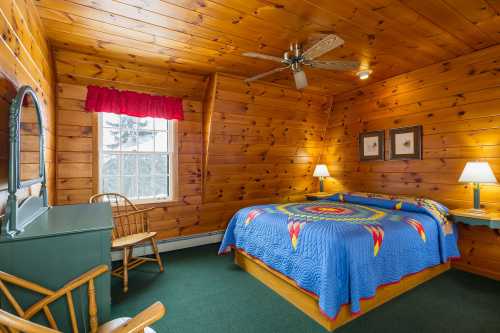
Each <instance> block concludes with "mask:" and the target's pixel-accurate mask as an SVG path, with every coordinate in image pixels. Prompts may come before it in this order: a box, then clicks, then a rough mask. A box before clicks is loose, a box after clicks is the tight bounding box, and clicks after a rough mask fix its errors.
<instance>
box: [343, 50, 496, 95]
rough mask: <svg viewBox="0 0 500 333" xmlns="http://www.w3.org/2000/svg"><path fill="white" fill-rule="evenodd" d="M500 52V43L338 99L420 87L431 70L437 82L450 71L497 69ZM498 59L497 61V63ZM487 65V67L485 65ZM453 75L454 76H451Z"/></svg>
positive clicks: (392, 92)
mask: <svg viewBox="0 0 500 333" xmlns="http://www.w3.org/2000/svg"><path fill="white" fill-rule="evenodd" d="M498 54H500V45H497V46H492V47H490V48H486V49H483V50H480V51H476V52H474V53H473V54H467V55H464V56H461V57H459V58H456V59H454V60H453V66H452V65H451V64H450V62H448V61H443V62H441V63H437V64H434V65H432V66H431V67H426V68H422V69H418V70H415V71H412V72H411V73H410V74H405V75H403V76H398V77H393V78H389V79H387V80H384V81H383V82H380V84H377V85H370V86H367V87H364V88H361V89H358V91H351V92H347V93H344V94H342V96H337V99H336V101H337V102H341V101H347V100H350V101H354V100H365V99H371V98H374V97H382V96H387V95H391V94H394V93H396V92H404V91H408V90H410V89H418V88H419V87H423V86H425V85H428V83H427V81H428V79H429V75H428V72H429V71H431V69H432V72H433V73H435V75H433V77H432V82H436V83H437V84H439V83H441V82H444V81H440V77H443V79H446V78H447V77H448V75H449V74H450V72H458V73H461V74H459V75H467V74H469V73H475V72H478V71H479V70H484V69H485V68H486V69H488V70H493V69H495V66H496V67H498V60H499V59H498V58H499V57H498ZM495 61H497V63H495ZM485 65H486V67H484V66H485ZM451 77H453V76H451ZM401 83H404V84H405V87H404V88H402V87H401Z"/></svg>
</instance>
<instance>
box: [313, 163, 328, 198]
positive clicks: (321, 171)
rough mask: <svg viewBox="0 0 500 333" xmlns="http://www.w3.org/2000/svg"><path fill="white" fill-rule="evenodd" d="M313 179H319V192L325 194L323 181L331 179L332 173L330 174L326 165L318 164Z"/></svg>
mask: <svg viewBox="0 0 500 333" xmlns="http://www.w3.org/2000/svg"><path fill="white" fill-rule="evenodd" d="M313 177H319V191H320V192H323V190H324V187H323V179H324V178H325V177H330V173H329V172H328V168H327V167H326V164H316V167H315V168H314V173H313Z"/></svg>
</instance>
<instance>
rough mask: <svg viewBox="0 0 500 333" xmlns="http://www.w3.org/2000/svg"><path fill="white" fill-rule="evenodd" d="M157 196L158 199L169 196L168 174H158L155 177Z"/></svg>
mask: <svg viewBox="0 0 500 333" xmlns="http://www.w3.org/2000/svg"><path fill="white" fill-rule="evenodd" d="M153 183H154V190H155V197H157V198H158V199H160V198H166V197H168V186H167V185H168V183H167V177H166V176H156V177H154V179H153Z"/></svg>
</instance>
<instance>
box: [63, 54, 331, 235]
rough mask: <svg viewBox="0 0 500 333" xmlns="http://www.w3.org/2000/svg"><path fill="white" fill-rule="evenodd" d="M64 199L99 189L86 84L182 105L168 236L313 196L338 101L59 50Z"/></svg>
mask: <svg viewBox="0 0 500 333" xmlns="http://www.w3.org/2000/svg"><path fill="white" fill-rule="evenodd" d="M54 54H55V59H56V68H57V80H58V84H57V92H58V94H57V111H58V117H57V125H58V126H57V131H58V135H57V139H58V141H57V143H58V145H57V147H58V149H57V162H58V163H57V201H58V203H60V204H70V203H78V202H85V201H86V200H88V197H89V196H90V195H91V194H92V193H94V192H95V191H96V190H97V165H96V161H95V158H96V156H97V155H96V152H95V149H96V147H97V143H96V136H97V128H96V122H95V120H93V118H96V116H95V115H94V114H89V113H86V112H85V111H84V100H85V96H86V86H87V85H89V84H96V85H101V86H111V87H116V88H119V89H129V90H135V91H144V92H149V93H158V94H163V95H170V96H181V97H183V98H184V103H185V104H184V107H185V116H186V119H185V120H184V121H181V122H179V123H178V124H179V128H178V137H179V168H178V177H179V179H178V182H179V186H178V187H179V198H178V199H179V200H178V201H177V202H174V203H159V204H155V205H154V206H155V207H157V209H155V210H154V211H153V212H152V214H151V215H152V227H153V229H154V230H156V231H158V232H159V233H160V237H161V238H168V237H174V236H179V235H188V234H195V233H201V232H209V231H216V230H222V229H224V228H225V226H226V224H227V222H228V221H229V219H230V217H231V216H232V215H233V214H234V212H235V211H236V210H238V209H240V208H242V207H245V206H248V205H251V204H257V203H268V202H273V201H287V200H297V199H303V198H304V196H303V195H304V193H307V192H310V191H314V190H316V187H317V180H316V179H314V178H313V177H312V172H313V169H314V164H315V163H316V161H317V160H318V158H319V154H320V152H321V149H322V147H323V146H322V145H323V143H324V140H323V137H322V134H324V131H325V129H326V124H327V122H326V119H327V117H328V115H329V114H330V111H331V105H332V99H331V97H328V96H322V95H320V94H317V93H310V92H308V93H301V92H298V91H296V90H295V89H293V88H288V87H283V86H278V85H275V84H265V83H252V84H251V85H247V84H245V83H244V82H243V81H242V78H240V77H233V76H228V75H222V74H216V75H212V76H210V77H204V76H200V75H192V74H183V73H179V72H173V71H163V70H161V69H158V68H154V67H148V66H139V65H136V64H132V63H128V62H123V61H121V60H114V59H110V58H101V57H97V56H94V55H86V54H81V53H75V52H72V51H68V50H64V49H59V48H56V49H55V50H54Z"/></svg>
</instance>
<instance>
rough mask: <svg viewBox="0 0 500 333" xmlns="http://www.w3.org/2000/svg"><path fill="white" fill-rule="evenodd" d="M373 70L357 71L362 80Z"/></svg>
mask: <svg viewBox="0 0 500 333" xmlns="http://www.w3.org/2000/svg"><path fill="white" fill-rule="evenodd" d="M372 72H373V71H372V70H371V69H363V70H361V71H359V72H357V73H356V75H357V76H358V77H359V79H360V80H366V79H367V78H368V77H369V76H370V74H371V73H372Z"/></svg>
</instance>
